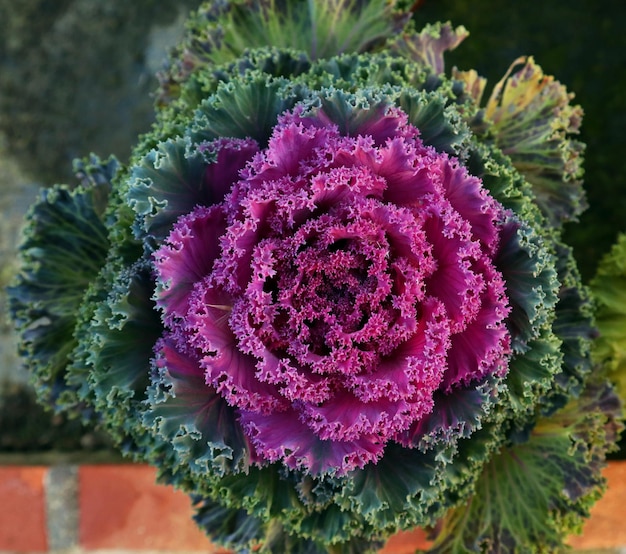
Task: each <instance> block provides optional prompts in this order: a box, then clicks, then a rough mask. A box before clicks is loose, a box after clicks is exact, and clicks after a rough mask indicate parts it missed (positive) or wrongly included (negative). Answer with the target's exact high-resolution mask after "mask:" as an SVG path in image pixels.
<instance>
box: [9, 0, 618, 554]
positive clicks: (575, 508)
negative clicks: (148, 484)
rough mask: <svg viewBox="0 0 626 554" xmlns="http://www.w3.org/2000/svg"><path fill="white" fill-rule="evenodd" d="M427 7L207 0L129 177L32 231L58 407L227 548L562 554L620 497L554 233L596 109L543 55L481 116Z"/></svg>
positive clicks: (455, 38)
mask: <svg viewBox="0 0 626 554" xmlns="http://www.w3.org/2000/svg"><path fill="white" fill-rule="evenodd" d="M410 18H411V13H410V11H406V10H403V9H402V5H401V4H400V3H398V4H397V5H396V4H395V3H389V2H384V1H382V0H381V1H375V2H366V3H360V2H353V3H344V2H335V1H331V0H318V1H317V2H302V1H301V0H299V1H288V2H284V3H281V4H280V5H275V4H274V3H270V2H263V1H262V2H252V1H247V0H238V1H232V2H230V3H219V4H207V5H205V6H203V7H202V8H200V10H199V12H198V13H197V14H196V16H195V17H194V18H193V19H192V21H191V24H190V26H189V29H190V31H189V33H190V34H189V37H188V39H187V41H186V42H185V43H183V44H182V45H181V47H180V49H179V51H178V53H177V55H176V57H175V58H174V59H173V61H172V64H171V66H170V68H169V70H167V71H166V72H164V73H163V74H162V75H161V83H162V86H161V90H160V91H159V94H158V98H159V104H160V108H159V110H160V111H159V113H158V119H157V122H156V124H155V126H154V128H153V130H152V132H151V133H150V134H148V135H146V136H145V137H142V139H141V140H140V143H139V145H138V146H137V148H136V149H135V151H134V153H133V156H132V159H131V162H130V163H129V164H128V166H126V167H122V166H121V165H120V164H119V163H118V162H117V161H116V160H113V159H109V160H106V161H102V160H100V159H98V158H97V157H95V156H92V157H91V158H89V159H87V160H83V161H81V162H78V163H77V167H76V169H77V174H78V176H79V177H80V182H79V184H78V185H77V186H76V187H74V188H72V187H64V186H58V187H54V188H52V189H49V190H47V191H45V192H44V193H42V197H41V199H40V200H39V202H37V203H36V204H35V205H34V206H33V208H32V209H31V212H30V213H29V216H28V221H29V226H28V228H27V231H26V235H25V239H24V242H23V244H22V257H23V262H24V263H23V269H22V272H21V273H20V275H19V276H18V278H17V281H16V283H15V285H14V286H13V287H12V288H11V291H10V292H11V295H12V313H13V317H14V320H15V322H16V324H17V326H18V328H19V329H20V331H21V333H22V350H23V352H24V354H25V357H26V359H27V362H28V364H29V366H30V368H31V370H32V372H33V375H34V378H35V381H36V383H37V386H38V392H39V395H40V398H41V399H42V401H44V402H47V403H51V404H53V405H54V406H56V407H57V409H62V410H66V411H68V412H70V413H73V414H77V415H80V416H81V417H82V418H84V419H86V420H91V421H94V422H97V423H99V424H101V425H103V426H104V427H105V428H106V429H108V431H109V432H110V433H111V435H112V436H113V437H114V439H115V440H116V441H117V442H118V444H119V446H120V448H121V449H122V451H124V452H125V453H127V454H128V455H129V456H132V457H133V458H134V459H136V460H139V461H143V462H149V463H152V464H154V465H155V466H156V467H157V468H158V469H159V476H160V479H161V480H162V481H163V482H167V483H172V484H174V485H175V486H177V487H180V488H182V489H183V490H185V491H186V492H188V493H189V494H190V496H191V498H192V499H193V502H194V505H195V507H196V511H197V515H196V519H197V521H198V523H199V525H200V526H201V527H202V528H203V529H204V530H205V531H206V532H207V534H208V535H209V536H211V538H212V539H213V540H215V541H216V542H218V543H221V544H224V545H226V546H227V547H229V548H233V549H235V550H237V551H241V552H249V551H252V550H255V549H257V548H261V549H262V551H266V552H276V553H282V552H298V553H300V552H304V553H311V554H313V553H321V552H328V551H330V552H346V553H348V552H354V553H363V552H370V551H375V550H376V549H377V548H379V547H380V546H381V545H382V544H383V543H384V541H385V540H386V539H387V538H388V537H389V536H390V535H391V534H393V533H394V532H396V531H398V530H401V529H408V528H411V527H414V526H425V527H432V528H433V529H436V531H433V537H434V543H433V546H432V550H433V552H456V551H475V552H483V551H490V552H519V551H524V552H526V551H534V550H539V549H552V550H556V549H558V548H559V547H560V545H561V544H562V541H563V540H564V538H565V537H566V536H567V534H568V533H569V532H571V531H573V530H576V529H577V528H578V527H579V526H580V520H581V517H582V516H584V515H585V514H586V513H587V511H588V508H589V506H590V504H591V503H592V502H593V501H594V500H595V499H596V498H597V496H598V491H599V490H600V489H601V487H602V483H603V481H602V477H601V474H600V470H601V468H602V465H603V463H604V459H605V454H606V452H607V450H608V449H609V448H610V447H611V445H612V443H613V442H614V441H615V439H616V435H617V432H618V431H619V423H618V417H619V412H620V407H619V402H618V400H617V398H616V396H615V394H614V392H613V391H612V389H611V387H610V385H609V384H608V382H607V381H606V379H605V377H604V376H603V373H602V371H601V369H602V368H601V367H600V365H598V366H594V365H593V363H592V360H591V356H590V350H591V342H592V340H593V338H594V337H595V333H596V332H595V329H594V327H593V311H592V309H593V305H592V303H591V301H590V297H589V293H588V291H587V289H586V288H585V287H584V286H583V285H582V284H581V281H580V277H579V274H578V271H577V269H576V266H575V263H574V261H573V257H572V253H571V249H570V248H569V247H568V246H566V245H565V244H564V243H563V242H562V239H561V231H562V226H563V223H564V222H566V221H571V220H574V219H575V218H576V216H577V215H578V214H579V213H580V212H581V211H582V209H583V208H584V195H583V192H582V188H581V182H580V176H581V166H580V163H581V159H580V155H581V153H582V150H583V148H582V145H581V144H580V143H579V142H577V141H576V140H575V139H573V138H572V134H574V133H576V132H577V130H578V126H579V124H580V118H581V115H582V112H581V110H580V108H579V107H576V106H570V104H569V101H570V99H571V97H570V95H569V94H568V93H567V92H566V91H565V89H564V87H563V86H562V85H560V84H559V83H557V82H556V81H554V80H553V79H551V78H550V77H547V76H545V75H544V74H543V73H542V71H541V69H540V68H539V67H538V66H537V65H536V64H535V63H534V61H533V60H532V59H531V58H528V59H520V60H516V61H515V62H514V64H513V65H512V67H511V70H510V71H509V73H507V75H505V77H504V78H503V80H502V81H501V82H500V83H498V84H497V85H496V86H495V87H494V90H493V92H492V94H491V96H490V98H489V99H488V101H487V102H486V104H484V105H483V103H482V96H483V91H484V88H485V82H484V80H483V79H481V78H480V77H478V75H477V74H476V73H475V72H473V71H468V72H461V71H457V70H454V71H453V72H452V74H451V75H446V74H445V71H444V70H445V66H444V60H443V54H444V52H445V51H446V50H449V49H452V48H455V47H456V46H458V44H459V43H460V42H461V41H462V40H463V39H464V38H465V36H466V35H467V33H466V31H465V30H464V29H463V28H458V29H453V28H452V26H451V25H450V24H444V25H435V26H429V27H427V28H426V29H424V30H423V31H421V32H418V31H416V30H415V28H414V26H413V25H414V23H413V22H412V21H411V20H410ZM68 261H69V262H70V263H68ZM504 499H506V500H504Z"/></svg>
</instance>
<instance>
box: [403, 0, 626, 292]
mask: <svg viewBox="0 0 626 554" xmlns="http://www.w3.org/2000/svg"><path fill="white" fill-rule="evenodd" d="M415 17H416V19H417V26H418V27H420V26H421V25H422V24H423V23H427V22H434V21H446V20H450V21H451V22H452V23H453V24H454V25H464V26H465V27H466V28H467V29H468V30H469V32H470V36H469V38H467V39H466V40H465V41H464V42H463V43H462V44H461V45H460V46H459V47H458V49H457V50H455V51H454V52H452V53H450V54H449V55H447V57H446V64H447V67H448V68H450V67H452V66H453V65H456V66H457V67H459V69H471V68H474V69H476V70H477V71H478V73H479V74H481V75H483V76H485V77H487V78H488V79H489V83H488V90H487V93H489V91H490V89H491V87H492V86H493V85H494V84H495V83H496V82H497V81H499V80H500V78H501V77H502V75H503V74H504V73H505V71H506V70H507V68H508V67H509V65H510V64H511V62H512V61H513V60H515V59H516V58H517V57H518V56H522V55H532V56H534V57H535V61H536V62H537V63H538V64H539V65H540V66H541V67H542V68H543V70H544V71H545V73H546V74H548V75H554V76H555V78H556V79H558V80H559V81H560V82H561V83H563V84H564V85H566V86H567V88H568V90H569V91H571V92H574V93H575V95H576V96H575V99H574V102H575V103H578V104H580V105H582V107H583V109H584V111H585V117H584V119H583V126H582V131H581V136H580V138H581V140H582V141H583V142H585V143H586V144H587V150H586V153H585V163H584V167H585V177H584V179H585V188H586V190H587V198H588V202H589V209H588V210H587V211H586V212H585V213H584V214H583V215H582V216H581V218H580V223H574V224H570V225H569V228H568V230H567V236H566V241H567V242H569V243H570V244H572V245H573V246H574V248H575V255H576V258H577V259H578V263H579V266H580V269H581V272H582V274H583V277H584V278H585V279H586V280H588V279H589V278H591V276H592V275H593V274H594V273H595V269H596V266H597V263H598V261H599V258H600V256H601V255H602V254H604V253H605V252H607V251H608V250H609V249H610V247H611V245H612V244H613V242H614V241H615V239H616V235H617V233H618V232H619V231H622V230H626V218H625V217H624V214H625V213H626V163H624V152H623V150H624V138H623V137H624V129H625V128H626V94H625V93H624V90H625V87H626V71H625V68H626V33H625V32H624V22H625V21H626V3H625V2H623V1H622V0H600V1H597V0H551V1H550V2H541V1H535V2H521V1H511V0H472V1H468V0H424V1H423V2H422V5H421V6H420V8H419V9H418V10H417V12H416V16H415Z"/></svg>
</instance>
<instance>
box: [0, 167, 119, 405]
mask: <svg viewBox="0 0 626 554" xmlns="http://www.w3.org/2000/svg"><path fill="white" fill-rule="evenodd" d="M77 168H79V169H80V171H81V177H82V180H83V182H84V186H80V187H78V188H76V189H75V190H71V189H70V188H69V187H66V186H55V187H52V188H50V189H45V190H42V192H41V195H40V198H39V200H38V201H37V202H36V203H35V204H34V205H33V207H32V208H31V210H30V211H29V213H28V215H27V222H28V224H27V227H26V229H25V238H24V240H23V242H22V244H21V246H20V255H21V257H22V261H23V266H22V270H21V272H20V273H19V275H18V276H17V279H16V282H15V284H14V285H13V286H11V287H10V288H9V296H10V298H11V301H10V312H11V317H12V318H13V320H14V321H15V323H16V327H17V329H18V331H19V332H20V334H21V347H20V348H21V351H22V352H23V354H24V355H25V358H26V359H27V360H29V362H28V363H29V369H30V371H31V372H32V375H33V378H34V381H35V382H36V384H37V387H36V388H37V392H38V395H39V397H40V398H41V399H42V401H44V402H46V403H52V404H55V403H57V402H58V401H59V397H60V396H66V395H67V397H66V398H65V400H66V401H69V402H68V403H69V404H73V403H74V401H75V398H74V396H73V392H72V391H71V390H69V389H68V386H67V384H66V382H65V375H66V368H67V364H68V361H69V359H68V356H69V354H70V353H71V351H72V349H73V348H74V346H75V345H76V340H75V338H74V327H75V325H76V317H77V313H78V311H79V307H80V305H81V302H82V300H83V295H84V293H85V291H86V290H87V288H88V286H89V284H90V282H91V281H92V280H93V279H94V278H95V277H96V275H97V274H98V272H99V270H100V267H101V266H102V264H103V263H104V259H105V257H106V253H107V250H108V247H109V242H108V239H107V234H106V228H105V225H104V223H103V221H102V217H103V211H104V204H105V203H106V198H107V197H108V194H109V190H110V180H111V179H112V178H113V174H114V173H115V171H116V170H117V162H115V160H113V159H111V160H109V161H107V162H104V163H100V162H99V160H97V159H96V158H95V157H94V158H92V159H91V160H90V161H89V162H84V163H83V164H82V165H80V166H77ZM58 407H59V406H57V408H58Z"/></svg>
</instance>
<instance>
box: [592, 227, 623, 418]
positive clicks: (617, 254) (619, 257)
mask: <svg viewBox="0 0 626 554" xmlns="http://www.w3.org/2000/svg"><path fill="white" fill-rule="evenodd" d="M590 286H591V290H592V291H593V297H594V299H595V301H596V304H597V312H596V324H597V326H598V330H599V332H600V337H599V338H598V339H597V340H596V341H595V342H594V348H593V357H594V359H595V360H596V361H597V362H599V363H604V364H605V366H606V367H607V368H608V369H609V378H610V379H611V380H612V381H613V382H614V383H615V385H616V387H617V390H618V392H619V394H620V396H621V398H622V399H623V400H624V411H623V414H622V415H623V417H624V419H626V235H625V234H622V235H620V236H619V237H618V239H617V242H616V243H615V244H614V245H613V248H612V249H611V251H610V252H609V253H608V254H606V255H605V256H604V258H603V259H602V261H601V262H600V266H599V267H598V271H597V273H596V275H595V277H594V278H593V280H592V281H591V284H590Z"/></svg>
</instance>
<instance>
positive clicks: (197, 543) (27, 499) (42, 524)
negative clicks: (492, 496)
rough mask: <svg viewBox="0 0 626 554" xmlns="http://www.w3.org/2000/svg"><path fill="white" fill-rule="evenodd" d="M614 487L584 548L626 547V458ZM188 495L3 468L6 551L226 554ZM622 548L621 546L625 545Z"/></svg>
mask: <svg viewBox="0 0 626 554" xmlns="http://www.w3.org/2000/svg"><path fill="white" fill-rule="evenodd" d="M606 476H607V478H608V481H609V489H608V492H607V493H606V495H605V496H604V498H603V499H602V500H601V501H600V502H599V503H598V504H596V506H595V507H594V510H593V512H592V517H591V519H590V520H589V521H588V522H587V525H586V526H585V530H584V533H583V534H582V536H579V537H575V538H572V539H571V540H570V544H571V545H572V546H574V547H576V548H579V549H592V548H614V549H618V548H619V549H620V550H619V551H621V552H624V551H625V550H622V549H621V548H624V547H625V546H626V526H624V523H623V519H624V505H626V462H617V463H612V464H611V465H610V466H609V467H608V468H607V470H606ZM191 515H192V509H191V506H190V503H189V499H188V497H187V496H186V495H185V494H183V493H181V492H179V491H175V490H174V489H173V488H172V487H166V486H162V485H157V484H155V471H154V469H153V468H151V467H148V466H143V465H125V464H120V465H81V466H76V465H58V466H0V552H15V553H26V552H30V553H33V552H48V551H59V550H68V549H79V550H81V551H96V550H112V549H123V550H126V551H137V552H139V553H140V552H141V551H153V552H154V551H177V552H202V553H203V554H220V553H221V554H225V553H226V552H227V551H226V550H223V549H221V548H219V547H217V546H215V545H213V544H211V542H210V541H209V540H208V539H207V538H206V537H205V536H204V535H203V534H202V533H201V532H200V530H199V529H198V528H197V527H196V525H195V524H194V523H193V521H192V519H191ZM426 544H427V543H426V541H425V537H424V534H423V533H422V532H421V531H419V530H418V531H415V532H411V533H403V534H400V535H397V536H395V537H393V538H392V539H391V540H390V542H389V543H388V544H387V546H386V547H385V549H384V550H383V552H382V554H410V553H413V552H415V549H416V548H423V547H424V546H426ZM620 547H621V548H620Z"/></svg>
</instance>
